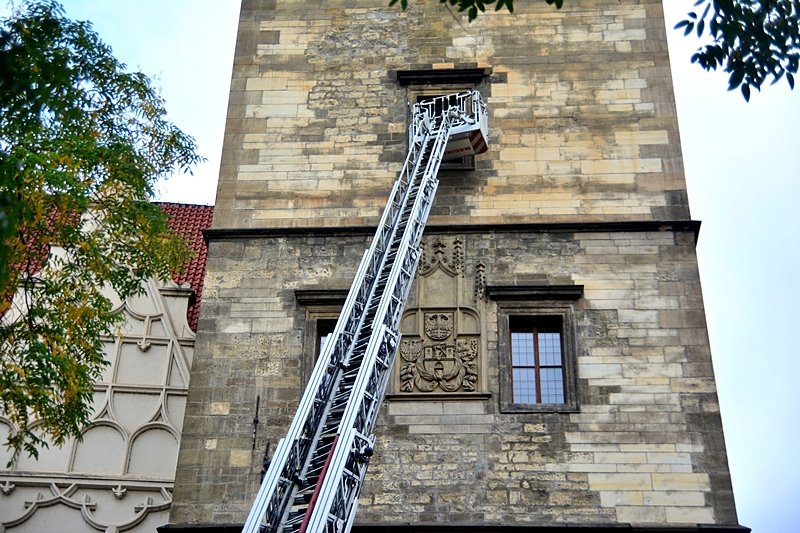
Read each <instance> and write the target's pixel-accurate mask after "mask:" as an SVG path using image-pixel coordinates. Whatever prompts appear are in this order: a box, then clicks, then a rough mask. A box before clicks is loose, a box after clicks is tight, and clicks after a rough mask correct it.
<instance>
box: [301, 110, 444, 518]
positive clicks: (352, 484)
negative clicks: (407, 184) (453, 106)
mask: <svg viewBox="0 0 800 533" xmlns="http://www.w3.org/2000/svg"><path fill="white" fill-rule="evenodd" d="M450 123H451V120H450V118H449V117H447V116H445V117H443V120H442V123H441V125H440V127H439V130H438V132H437V135H436V138H435V141H434V144H433V147H432V150H431V154H430V158H429V160H428V161H427V165H426V168H425V170H424V174H423V176H422V178H421V180H420V181H421V182H420V194H419V195H418V196H417V197H416V199H415V201H414V205H413V207H412V211H411V214H410V216H409V225H408V226H407V227H406V229H405V232H404V234H403V238H402V240H401V243H400V245H399V250H402V251H403V252H404V254H403V255H402V256H401V257H398V259H399V261H396V262H395V264H394V265H393V267H392V270H391V274H390V277H389V281H388V282H387V285H386V287H387V289H389V288H391V290H389V291H387V292H386V293H385V294H384V295H383V297H382V299H381V305H380V307H379V309H378V312H377V313H376V315H375V318H374V321H375V322H374V324H375V325H376V326H379V328H380V329H379V330H378V329H377V328H376V331H374V332H373V335H372V339H371V342H370V346H369V347H368V349H367V354H368V357H369V359H365V360H364V362H363V363H362V366H361V369H360V371H359V375H358V377H357V378H356V384H355V385H354V386H353V390H352V392H351V396H350V400H349V402H348V405H347V408H346V409H345V414H344V415H343V417H342V421H341V423H340V426H339V427H340V432H339V441H338V443H337V447H336V449H335V450H332V454H333V455H334V459H333V461H332V462H331V468H330V469H329V471H330V472H332V473H334V474H335V473H337V472H339V476H338V477H335V475H330V476H326V477H325V478H324V479H323V480H322V489H321V490H320V497H319V499H318V500H317V502H316V505H315V506H314V508H313V509H311V512H312V516H311V520H310V523H309V524H310V527H311V531H315V532H316V531H332V532H335V531H337V529H330V527H331V525H332V524H333V525H334V526H335V527H337V528H338V525H337V524H339V521H341V522H342V523H352V520H350V516H349V514H350V512H352V507H350V506H348V505H347V503H348V502H347V501H346V500H348V499H349V498H347V497H344V496H343V494H345V493H347V494H349V495H350V497H353V498H357V496H358V493H359V492H360V487H361V485H362V484H363V479H364V476H365V475H366V466H367V464H366V463H367V460H368V457H365V459H367V460H364V461H362V465H363V466H362V465H358V467H359V471H358V472H357V473H355V472H350V471H348V470H346V469H345V465H346V464H347V462H348V459H349V458H350V457H351V456H353V455H355V456H359V455H362V456H363V455H364V453H363V451H362V450H360V449H359V446H357V445H356V444H355V442H356V438H357V437H359V438H360V439H361V440H369V439H370V438H372V440H373V441H374V437H371V436H368V434H369V433H371V432H372V430H373V428H374V425H375V421H376V417H377V410H378V408H379V407H380V403H381V402H382V400H383V395H384V392H385V389H386V386H387V384H388V378H389V375H390V370H391V367H392V364H393V362H394V357H395V354H396V350H397V347H398V345H399V333H398V331H397V328H398V326H399V323H400V317H401V315H402V312H403V308H404V306H405V301H406V299H407V297H408V292H409V291H410V289H411V282H412V281H413V277H414V274H415V272H416V269H417V265H418V263H419V251H418V250H419V242H420V240H421V239H422V232H423V230H424V227H425V221H426V220H427V218H428V214H429V213H430V208H431V205H432V203H433V197H434V195H435V192H436V188H437V185H438V179H437V178H436V175H437V173H438V169H439V165H440V164H441V158H442V155H443V154H444V150H445V147H446V144H447V138H448V137H449V130H450ZM398 254H399V252H398ZM401 278H404V279H403V282H402V283H401V282H400V279H401ZM381 348H383V350H384V360H383V361H382V362H381V363H382V364H380V365H378V364H376V363H377V361H376V360H377V358H378V357H379V356H380V352H381ZM370 384H372V385H373V388H374V389H375V390H374V391H373V393H372V397H371V399H370V400H371V401H370V402H369V405H365V398H366V392H367V388H368V386H369V385H370ZM337 497H338V499H339V500H340V501H339V503H340V505H339V506H338V507H339V508H338V509H332V507H333V506H334V502H335V500H337ZM342 504H344V505H342ZM332 510H333V511H334V513H333V515H332V514H331V511H332ZM342 515H344V516H342ZM342 531H344V530H342Z"/></svg>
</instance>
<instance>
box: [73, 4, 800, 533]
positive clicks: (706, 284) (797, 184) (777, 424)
mask: <svg viewBox="0 0 800 533" xmlns="http://www.w3.org/2000/svg"><path fill="white" fill-rule="evenodd" d="M518 1H522V0H518ZM387 2H388V0H387ZM63 3H64V5H65V7H66V10H67V13H68V15H69V16H70V17H71V18H75V19H86V20H90V21H92V22H93V24H94V26H95V28H96V30H97V31H98V33H99V34H100V35H101V37H102V38H103V39H104V40H105V41H106V42H107V43H108V44H110V45H111V46H112V47H113V50H114V53H115V55H116V56H117V57H118V58H119V59H121V60H122V61H124V62H126V63H127V64H128V65H129V67H131V68H133V69H138V70H141V71H142V72H144V73H145V74H147V75H149V76H151V77H155V79H156V80H157V84H158V85H160V86H161V87H162V89H163V95H164V97H165V98H166V100H167V108H168V109H169V112H170V117H171V118H172V120H173V121H174V122H176V123H177V124H178V126H179V127H180V128H181V129H183V130H184V131H186V132H188V133H190V134H191V135H193V136H194V137H195V138H196V139H197V141H198V144H199V148H200V152H201V154H202V155H203V156H204V157H206V158H207V159H208V161H207V163H206V164H204V165H202V166H200V167H199V168H197V170H196V171H195V175H194V176H182V177H175V178H172V179H171V180H170V181H169V182H168V183H166V184H165V185H163V186H162V187H161V199H162V200H165V201H173V202H182V203H201V204H213V203H214V195H215V190H216V180H217V172H218V168H219V159H220V152H221V147H222V136H223V129H224V123H225V109H226V105H227V98H228V87H229V83H230V73H231V64H232V59H233V48H234V44H235V38H236V37H235V36H236V24H237V18H238V11H239V1H238V0H64V2H63ZM665 4H667V5H666V6H665V7H666V8H667V20H668V23H667V26H668V28H671V27H672V26H673V25H674V24H675V23H676V22H677V21H678V20H679V17H680V16H681V15H683V14H684V13H685V12H686V11H688V10H690V9H691V6H692V4H693V1H692V0H666V1H665ZM568 5H569V4H568ZM668 33H669V36H670V52H671V56H672V66H673V77H674V80H675V91H676V98H677V105H678V114H679V120H680V130H681V138H682V145H683V156H684V162H685V166H686V178H687V182H688V187H689V202H690V206H691V210H692V216H693V218H695V219H697V220H701V221H702V222H703V225H702V229H701V231H700V239H699V243H698V253H699V257H700V272H701V278H702V283H703V292H704V296H705V304H706V314H707V318H708V324H709V333H710V336H711V346H712V350H713V354H714V367H715V371H716V376H717V385H718V388H719V396H720V402H721V405H722V415H723V422H724V425H725V435H726V441H727V445H728V455H729V460H730V467H731V472H732V476H733V483H734V491H735V495H736V502H737V507H738V511H739V520H740V522H741V523H742V524H743V525H747V526H750V527H751V528H753V530H754V531H755V532H756V533H785V532H789V531H797V527H798V526H797V523H798V519H800V513H798V511H797V510H796V509H797V507H798V499H800V452H798V441H800V439H798V436H800V429H798V427H797V426H795V423H796V421H797V420H798V409H800V392H799V391H798V389H800V384H798V376H800V358H799V357H798V355H800V350H798V348H797V346H796V344H797V342H796V341H795V338H794V333H796V331H795V328H797V329H798V330H800V323H799V322H800V321H799V320H798V319H800V312H798V310H797V309H798V308H797V306H798V300H800V291H799V290H798V280H797V275H798V273H800V246H798V245H800V206H798V205H797V200H798V199H800V179H799V178H800V176H798V173H800V122H799V121H798V119H800V92H790V91H789V90H788V88H787V87H786V84H785V82H782V83H781V84H780V85H778V86H773V87H768V88H766V90H765V91H764V92H763V93H754V95H753V96H752V98H751V102H750V103H749V104H745V103H744V102H743V100H742V97H741V95H740V93H738V92H734V93H728V92H727V91H726V90H725V89H726V87H727V85H726V83H725V77H724V76H722V75H709V74H706V73H704V72H703V71H701V70H700V69H699V68H698V67H696V66H694V65H690V64H689V56H690V55H691V53H692V52H693V49H694V47H695V45H696V41H694V40H692V39H691V38H684V37H682V33H679V32H677V31H672V30H668Z"/></svg>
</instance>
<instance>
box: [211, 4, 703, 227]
mask: <svg viewBox="0 0 800 533" xmlns="http://www.w3.org/2000/svg"><path fill="white" fill-rule="evenodd" d="M385 3H386V2H384V1H383V0H372V1H363V0H362V1H346V2H345V1H343V0H330V1H328V2H325V8H309V7H308V3H307V2H305V1H298V0H295V1H281V2H275V1H274V0H272V1H270V0H262V1H256V0H246V1H245V2H243V6H242V15H241V24H240V30H239V40H238V43H237V47H236V57H235V61H234V72H233V80H232V86H231V96H230V104H229V111H228V117H229V118H228V124H227V127H226V136H225V145H224V153H223V162H222V168H221V171H220V181H219V188H218V196H217V204H216V211H215V227H218V228H257V227H288V226H300V227H306V226H316V227H319V226H339V227H343V226H361V225H364V224H374V223H376V221H377V217H378V215H379V212H380V209H381V208H382V207H383V205H384V203H385V199H386V195H387V191H388V190H389V188H390V187H391V183H392V181H393V180H394V178H395V176H396V174H397V173H398V171H399V169H400V167H401V165H402V162H403V160H404V157H405V143H406V126H407V120H408V113H407V110H406V103H407V101H408V100H409V99H410V98H411V95H410V94H409V92H408V90H407V89H406V88H405V87H401V86H400V85H399V84H398V83H397V81H396V79H395V72H396V71H397V70H408V69H425V68H427V69H430V68H434V69H445V68H453V67H480V68H487V69H490V72H491V75H490V76H489V77H488V79H487V80H486V83H485V84H484V93H485V97H486V100H487V102H488V106H489V114H490V130H491V131H490V133H491V143H490V148H489V154H487V155H484V156H482V157H481V158H479V162H478V168H477V170H476V171H475V172H474V173H471V174H470V175H469V177H468V179H467V178H464V179H462V180H459V181H456V182H455V183H453V184H452V185H447V184H445V185H444V186H443V187H442V189H441V190H440V192H439V199H438V201H437V206H436V207H435V208H434V211H433V217H432V220H431V221H432V222H433V223H451V224H452V223H485V224H490V223H499V222H504V223H507V222H531V221H542V220H554V221H555V220H575V219H576V218H580V219H581V220H588V219H593V220H608V219H615V220H619V219H635V220H642V219H657V220H663V219H675V218H687V217H688V208H687V205H686V196H685V193H684V191H685V185H684V180H683V165H682V160H681V156H680V148H679V137H678V131H677V119H676V114H675V107H674V102H673V98H672V81H671V77H670V71H669V61H668V56H667V42H666V36H665V32H664V27H663V26H664V23H663V14H662V10H661V2H660V1H641V2H623V3H620V2H618V1H617V0H581V2H580V4H578V3H577V2H571V3H570V2H567V3H566V4H565V6H564V8H563V9H562V10H560V11H556V10H555V9H553V7H552V6H548V5H546V4H545V3H544V2H520V3H519V5H517V6H515V13H514V16H508V15H507V14H504V13H500V12H498V13H495V12H494V11H493V10H488V11H487V12H486V13H485V14H483V15H482V16H481V17H479V20H478V21H477V22H475V23H473V24H469V25H468V24H460V23H458V22H456V21H454V20H453V19H452V17H450V15H448V14H447V12H446V11H444V9H443V8H442V7H441V6H439V5H438V3H437V2H426V3H416V4H415V5H413V6H412V9H410V10H408V11H407V12H405V13H403V12H401V11H400V10H399V9H397V8H387V7H386V6H385V5H384V4H385ZM520 30H524V31H520Z"/></svg>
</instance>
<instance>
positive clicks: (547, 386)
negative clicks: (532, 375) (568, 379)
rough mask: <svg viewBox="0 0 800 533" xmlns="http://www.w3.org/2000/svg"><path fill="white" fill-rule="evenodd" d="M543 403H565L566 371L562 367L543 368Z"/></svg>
mask: <svg viewBox="0 0 800 533" xmlns="http://www.w3.org/2000/svg"><path fill="white" fill-rule="evenodd" d="M541 376H542V383H541V386H542V403H564V372H563V371H562V369H561V368H542V369H541Z"/></svg>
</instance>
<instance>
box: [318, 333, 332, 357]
mask: <svg viewBox="0 0 800 533" xmlns="http://www.w3.org/2000/svg"><path fill="white" fill-rule="evenodd" d="M331 335H332V333H326V334H324V335H322V336H321V337H320V338H319V350H317V353H322V351H323V350H324V349H325V345H326V344H327V343H328V339H330V338H331Z"/></svg>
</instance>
